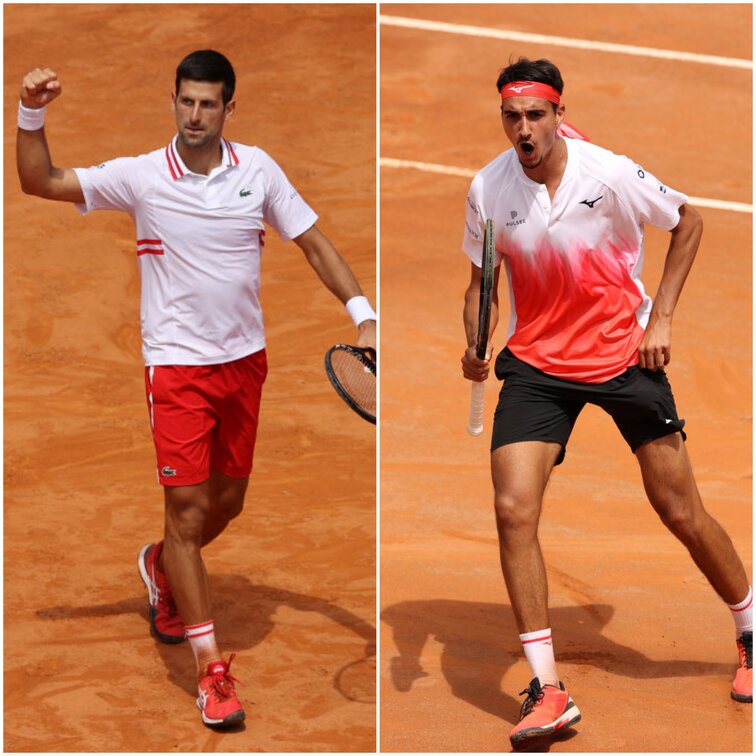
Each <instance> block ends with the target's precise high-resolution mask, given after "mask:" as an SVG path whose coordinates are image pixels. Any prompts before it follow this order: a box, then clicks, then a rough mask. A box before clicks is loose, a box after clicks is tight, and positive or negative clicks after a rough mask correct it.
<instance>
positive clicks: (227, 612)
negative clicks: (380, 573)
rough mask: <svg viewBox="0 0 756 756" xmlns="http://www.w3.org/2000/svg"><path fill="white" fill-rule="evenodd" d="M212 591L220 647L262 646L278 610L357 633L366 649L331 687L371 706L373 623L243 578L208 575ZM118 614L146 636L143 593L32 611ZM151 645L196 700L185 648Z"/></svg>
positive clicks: (50, 616)
mask: <svg viewBox="0 0 756 756" xmlns="http://www.w3.org/2000/svg"><path fill="white" fill-rule="evenodd" d="M210 587H211V591H212V595H213V613H214V615H215V621H216V624H217V626H218V627H219V628H222V630H221V632H220V633H219V635H220V642H221V645H222V646H223V647H224V648H229V649H236V650H239V651H243V650H248V649H251V648H254V647H255V646H257V645H258V644H260V643H262V642H263V641H264V640H265V638H266V637H267V636H268V634H269V633H271V631H272V630H273V629H274V628H275V626H276V622H275V615H276V612H277V610H278V609H279V608H282V607H288V608H290V609H294V610H296V611H301V612H316V613H318V614H321V615H323V616H324V617H326V618H328V619H329V620H332V621H333V622H334V623H336V624H337V625H341V626H342V627H344V628H346V629H347V630H349V631H350V632H353V633H355V634H356V635H357V636H358V637H359V638H361V639H362V640H363V641H364V644H365V645H364V647H363V649H362V656H361V657H360V658H359V659H354V658H350V659H345V660H344V664H343V665H342V666H341V667H340V668H339V669H338V670H337V671H336V672H335V673H333V683H332V684H333V687H334V688H335V689H336V690H337V691H338V692H339V693H340V694H341V695H342V696H343V697H344V698H346V699H347V700H349V701H354V702H358V703H375V699H376V695H375V636H376V631H375V628H374V627H373V625H372V624H370V623H369V622H367V621H366V620H364V619H362V618H361V617H359V616H357V615H356V614H354V613H353V612H350V611H349V610H347V609H343V608H342V607H340V606H338V605H337V604H334V603H333V602H331V601H328V600H326V599H322V598H319V597H317V596H309V595H306V594H303V593H294V592H292V591H287V590H285V589H282V588H275V587H273V586H268V585H255V584H253V583H252V582H250V581H249V580H248V579H247V578H246V577H244V576H241V575H214V576H211V577H210ZM122 614H135V615H138V616H139V617H141V619H142V620H143V623H144V625H143V626H144V630H145V634H149V627H148V625H147V623H148V613H147V600H146V594H145V596H140V597H138V598H130V599H124V600H122V601H117V602H114V603H110V604H94V605H90V606H53V607H47V608H44V609H39V610H37V612H36V615H37V617H39V618H40V619H44V620H53V621H54V620H70V619H77V618H86V617H109V616H113V615H122ZM150 640H152V639H150ZM153 642H154V643H155V646H156V648H157V651H158V653H159V654H160V656H161V658H162V660H163V663H164V664H165V667H166V670H167V672H168V679H169V680H170V681H171V682H172V683H174V684H175V685H176V686H178V687H179V688H181V689H182V690H184V691H186V692H187V693H188V694H189V695H191V696H192V697H196V695H197V680H196V676H195V672H194V664H192V663H191V658H192V654H191V650H190V648H189V645H188V644H187V643H180V644H176V645H167V644H164V643H159V642H157V641H153ZM232 674H233V670H232ZM292 674H296V670H294V669H293V670H292ZM241 730H243V725H242V726H241V727H240V728H238V731H241ZM231 732H234V730H231Z"/></svg>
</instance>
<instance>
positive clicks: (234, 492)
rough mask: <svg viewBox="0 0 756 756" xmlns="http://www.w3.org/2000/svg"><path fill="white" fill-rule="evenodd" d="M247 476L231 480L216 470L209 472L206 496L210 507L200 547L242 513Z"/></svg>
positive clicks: (231, 478)
mask: <svg viewBox="0 0 756 756" xmlns="http://www.w3.org/2000/svg"><path fill="white" fill-rule="evenodd" d="M248 484H249V476H247V477H243V478H233V477H230V476H228V475H224V474H223V473H221V472H218V471H217V470H211V471H210V480H209V490H208V495H209V499H210V507H209V510H208V513H207V517H206V518H205V525H204V530H203V532H202V546H207V544H209V543H211V542H212V541H214V540H215V539H216V538H217V537H218V536H219V535H220V534H221V533H222V532H223V531H224V530H225V529H226V527H227V526H228V524H229V523H230V522H231V520H233V519H234V518H236V517H238V516H239V515H240V514H241V513H242V509H243V508H244V496H245V494H246V492H247V486H248Z"/></svg>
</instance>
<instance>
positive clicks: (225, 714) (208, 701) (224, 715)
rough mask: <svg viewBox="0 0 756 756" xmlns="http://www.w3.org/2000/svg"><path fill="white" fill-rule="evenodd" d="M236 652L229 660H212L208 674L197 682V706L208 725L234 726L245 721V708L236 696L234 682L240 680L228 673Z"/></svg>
mask: <svg viewBox="0 0 756 756" xmlns="http://www.w3.org/2000/svg"><path fill="white" fill-rule="evenodd" d="M235 656H236V654H231V656H230V657H229V660H228V662H224V661H223V660H219V661H214V662H210V664H208V665H207V674H206V675H205V676H204V677H202V678H201V679H200V681H199V683H198V684H197V687H198V689H199V698H197V706H198V707H199V710H200V711H201V712H202V721H203V722H204V723H205V724H206V725H207V726H208V727H232V726H233V725H235V724H239V723H240V722H243V721H244V709H242V707H241V704H240V703H239V699H238V698H237V697H236V690H235V688H234V683H237V682H239V681H238V680H237V679H236V678H234V677H232V676H231V675H230V674H229V673H228V668H229V667H230V666H231V662H232V661H233V660H234V657H235Z"/></svg>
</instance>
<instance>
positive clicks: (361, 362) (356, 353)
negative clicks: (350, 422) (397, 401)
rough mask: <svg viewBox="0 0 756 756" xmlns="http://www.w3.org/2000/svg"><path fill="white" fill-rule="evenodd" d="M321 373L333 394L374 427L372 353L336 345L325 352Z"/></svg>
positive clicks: (371, 350)
mask: <svg viewBox="0 0 756 756" xmlns="http://www.w3.org/2000/svg"><path fill="white" fill-rule="evenodd" d="M325 371H326V375H327V376H328V380H329V381H330V382H331V385H332V386H333V387H334V388H335V389H336V393H337V394H338V395H339V396H340V397H341V398H342V399H343V400H344V401H345V402H346V403H347V404H348V405H349V406H350V407H351V408H352V409H353V410H354V411H355V412H356V413H357V414H358V415H359V416H360V417H362V418H364V419H365V420H367V421H368V422H370V423H373V424H375V411H376V398H375V383H376V371H377V365H376V354H375V350H374V349H369V348H368V349H361V348H360V347H354V346H349V345H348V344H336V345H335V346H332V347H331V348H330V349H329V350H328V351H327V352H326V356H325Z"/></svg>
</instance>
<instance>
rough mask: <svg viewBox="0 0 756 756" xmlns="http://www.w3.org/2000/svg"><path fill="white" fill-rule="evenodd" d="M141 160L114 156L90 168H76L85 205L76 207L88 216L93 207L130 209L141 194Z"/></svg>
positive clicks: (95, 208) (98, 208)
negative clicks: (139, 167) (139, 168)
mask: <svg viewBox="0 0 756 756" xmlns="http://www.w3.org/2000/svg"><path fill="white" fill-rule="evenodd" d="M138 163H139V161H138V159H137V158H133V157H128V158H115V159H114V160H109V161H107V162H106V163H101V164H100V165H96V166H92V167H91V168H74V171H76V175H77V176H78V178H79V183H80V184H81V190H82V192H83V193H84V204H83V205H82V204H77V205H76V209H77V210H78V211H79V212H80V213H81V214H82V215H86V214H87V213H89V212H91V211H92V210H123V211H125V212H131V211H132V209H133V208H134V205H135V204H136V199H137V196H138V193H139V170H138Z"/></svg>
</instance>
